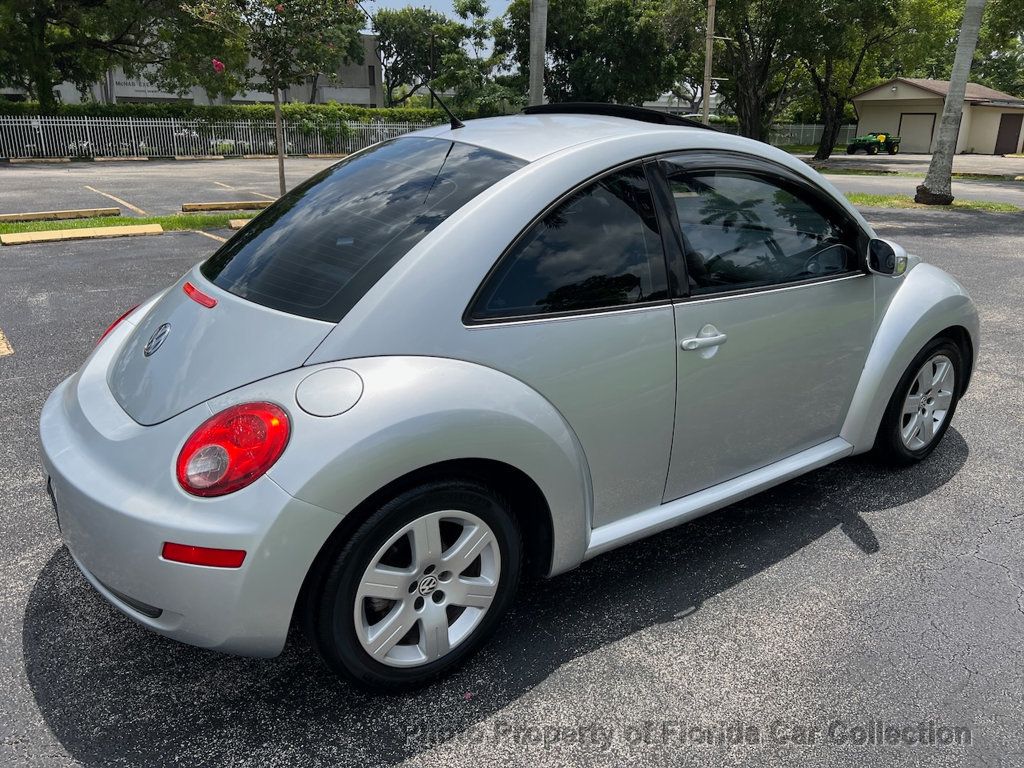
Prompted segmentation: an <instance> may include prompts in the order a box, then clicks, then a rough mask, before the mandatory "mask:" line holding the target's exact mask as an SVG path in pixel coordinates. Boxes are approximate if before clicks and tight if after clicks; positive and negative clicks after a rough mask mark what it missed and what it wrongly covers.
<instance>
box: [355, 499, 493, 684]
mask: <svg viewBox="0 0 1024 768" xmlns="http://www.w3.org/2000/svg"><path fill="white" fill-rule="evenodd" d="M500 575H501V553H500V551H499V547H498V542H497V540H496V538H495V536H494V532H493V531H492V530H491V529H490V527H489V526H488V525H487V524H486V523H485V522H484V521H483V520H481V519H480V518H479V517H477V516H476V515H474V514H472V513H470V512H465V511H461V510H444V511H438V512H431V513H429V514H426V515H423V516H421V517H418V518H416V519H415V520H413V521H411V522H409V523H407V524H406V525H405V526H403V527H402V528H401V529H400V530H399V531H398V532H396V533H395V534H394V535H393V536H392V537H391V538H390V539H389V540H388V541H387V542H386V543H385V544H384V545H383V546H382V547H381V548H380V549H379V550H378V551H377V553H376V554H375V555H374V556H373V557H372V558H371V560H370V564H369V565H368V566H367V567H366V570H365V571H364V572H363V575H362V578H361V579H360V581H359V585H358V589H357V591H356V598H355V606H354V610H355V629H356V635H357V637H358V639H359V642H360V644H361V645H362V647H363V649H364V650H365V651H366V652H367V653H368V654H369V655H370V656H371V657H372V658H373V659H375V660H376V661H379V662H381V663H382V664H387V665H389V666H394V667H414V666H419V665H421V664H427V663H429V662H432V661H435V660H436V659H439V658H441V657H442V656H444V655H446V654H447V653H449V652H450V651H451V650H452V649H453V648H455V647H456V646H458V645H459V644H460V643H461V642H463V641H464V640H465V639H466V638H467V637H469V636H470V635H471V634H472V633H473V631H474V630H475V629H476V628H477V626H479V624H480V622H481V620H482V619H483V617H484V614H486V612H487V610H488V608H490V606H491V603H492V602H493V601H494V598H495V595H496V594H497V591H498V580H499V578H500Z"/></svg>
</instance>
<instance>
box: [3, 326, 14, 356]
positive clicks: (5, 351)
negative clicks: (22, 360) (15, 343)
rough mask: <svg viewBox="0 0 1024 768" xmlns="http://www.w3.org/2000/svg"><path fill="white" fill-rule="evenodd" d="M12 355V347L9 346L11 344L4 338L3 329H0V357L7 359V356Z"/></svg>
mask: <svg viewBox="0 0 1024 768" xmlns="http://www.w3.org/2000/svg"><path fill="white" fill-rule="evenodd" d="M13 354H14V347H12V346H11V342H9V341H8V340H7V337H6V336H4V331H3V328H0V357H7V355H13Z"/></svg>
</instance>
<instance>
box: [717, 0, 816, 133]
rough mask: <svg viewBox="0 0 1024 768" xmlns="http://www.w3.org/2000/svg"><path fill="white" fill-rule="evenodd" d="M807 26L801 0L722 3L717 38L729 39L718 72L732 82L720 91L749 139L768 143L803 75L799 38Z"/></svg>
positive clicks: (730, 0)
mask: <svg viewBox="0 0 1024 768" xmlns="http://www.w3.org/2000/svg"><path fill="white" fill-rule="evenodd" d="M805 25H806V20H805V19H804V14H803V9H802V3H800V2H797V1H795V0H751V1H749V2H748V1H747V0H719V2H718V4H717V10H716V21H715V26H716V30H715V34H716V35H720V36H722V37H725V38H727V39H726V40H724V41H723V44H722V52H721V54H720V55H718V56H716V58H715V68H716V71H718V72H720V73H721V74H722V75H724V76H725V77H727V78H728V79H725V80H722V81H720V82H719V92H720V94H721V96H722V99H723V101H724V103H725V104H726V105H727V106H728V107H730V108H731V109H732V110H733V112H735V113H736V119H737V120H738V121H739V129H740V133H741V134H742V135H743V136H748V137H750V138H752V139H759V140H761V141H767V140H768V134H769V131H770V130H771V126H772V123H773V122H775V119H776V117H777V116H778V115H779V113H780V112H781V111H782V110H783V109H784V108H785V107H786V105H787V103H788V100H789V98H790V97H791V96H792V94H793V85H794V82H795V81H796V79H797V78H798V76H799V73H798V67H797V56H796V50H795V49H796V46H795V38H796V36H797V34H798V33H799V32H800V30H801V29H802V28H803V27H804V26H805Z"/></svg>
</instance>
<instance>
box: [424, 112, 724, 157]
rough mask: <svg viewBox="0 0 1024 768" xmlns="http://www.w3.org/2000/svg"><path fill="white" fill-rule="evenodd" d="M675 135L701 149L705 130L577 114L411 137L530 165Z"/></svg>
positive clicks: (485, 121) (479, 123)
mask: <svg viewBox="0 0 1024 768" xmlns="http://www.w3.org/2000/svg"><path fill="white" fill-rule="evenodd" d="M665 131H673V132H676V131H678V132H679V134H680V136H687V137H688V138H689V137H692V138H693V139H694V142H693V145H694V147H699V146H702V143H701V142H700V137H701V136H706V134H708V133H711V132H710V131H708V130H707V129H706V128H703V127H701V128H696V127H694V128H691V127H683V126H668V125H659V124H656V123H648V122H642V121H640V120H632V119H628V118H623V117H614V116H610V115H593V114H577V113H558V114H533V115H526V114H520V115H508V116H505V117H487V118H481V119H479V120H467V121H466V123H465V126H464V127H462V128H452V127H450V126H448V125H444V126H438V127H436V128H428V129H426V130H424V131H417V132H416V133H415V134H409V135H413V136H433V137H436V138H442V139H449V140H451V141H461V142H465V143H467V144H473V145H475V146H479V147H484V148H485V149H490V150H493V151H495V152H501V153H503V154H506V155H512V156H513V157H518V158H521V159H523V160H526V161H527V162H532V161H534V160H537V159H539V158H541V157H544V156H545V155H550V154H552V153H553V152H558V151H560V150H564V149H568V148H569V147H573V146H576V145H578V144H585V143H588V142H592V141H599V140H601V139H610V138H616V137H622V136H637V135H641V134H645V133H664V132H665Z"/></svg>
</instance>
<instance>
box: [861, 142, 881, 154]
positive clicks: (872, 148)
mask: <svg viewBox="0 0 1024 768" xmlns="http://www.w3.org/2000/svg"><path fill="white" fill-rule="evenodd" d="M864 151H865V152H867V153H868V154H869V155H877V154H878V147H876V146H875V145H874V144H869V145H868V147H867V149H866V150H864Z"/></svg>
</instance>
